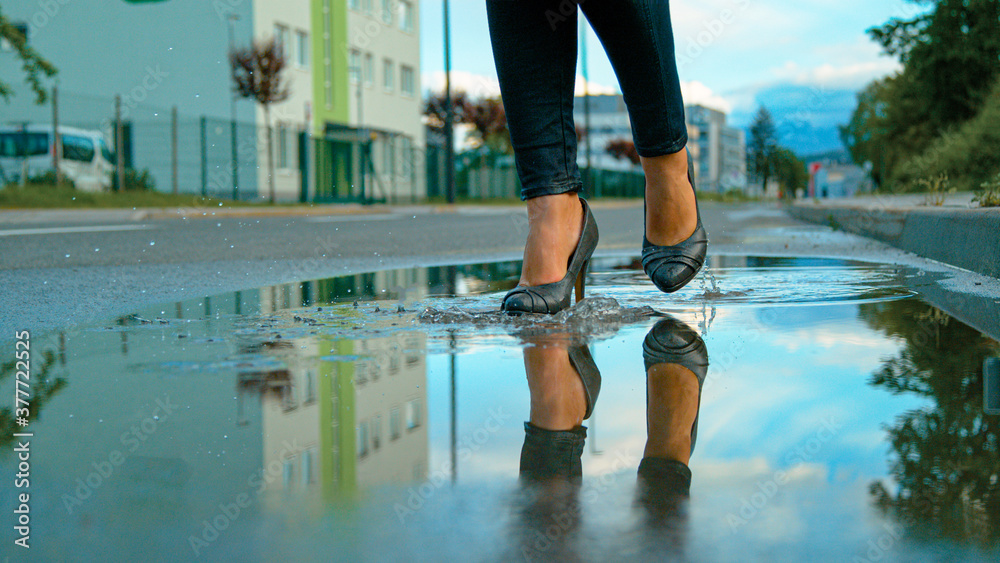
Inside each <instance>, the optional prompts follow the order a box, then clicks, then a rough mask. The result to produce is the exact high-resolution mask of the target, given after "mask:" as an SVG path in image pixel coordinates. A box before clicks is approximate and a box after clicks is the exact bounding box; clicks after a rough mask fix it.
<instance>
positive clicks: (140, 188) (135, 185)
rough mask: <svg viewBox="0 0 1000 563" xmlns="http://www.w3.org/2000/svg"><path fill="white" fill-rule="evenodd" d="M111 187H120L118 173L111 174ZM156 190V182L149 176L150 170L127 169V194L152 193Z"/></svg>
mask: <svg viewBox="0 0 1000 563" xmlns="http://www.w3.org/2000/svg"><path fill="white" fill-rule="evenodd" d="M111 185H112V186H117V185H118V171H117V170H116V171H114V172H112V174H111ZM155 189H156V181H155V180H153V177H152V176H150V175H149V170H148V169H146V168H143V169H142V170H135V169H134V168H126V169H125V189H124V191H126V192H151V191H153V190H155Z"/></svg>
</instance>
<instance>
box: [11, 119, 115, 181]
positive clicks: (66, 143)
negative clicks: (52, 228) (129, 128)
mask: <svg viewBox="0 0 1000 563" xmlns="http://www.w3.org/2000/svg"><path fill="white" fill-rule="evenodd" d="M59 135H60V137H62V149H63V150H62V158H60V159H59V168H60V169H61V170H62V173H63V174H64V175H65V176H66V178H68V179H70V180H72V181H73V183H74V184H75V185H76V189H78V190H80V191H85V192H100V191H106V190H109V189H111V173H112V172H113V171H114V165H113V164H112V162H114V157H113V156H112V155H111V151H110V150H109V149H108V143H107V142H105V140H104V135H102V134H101V133H100V132H99V131H90V130H86V129H76V128H73V127H63V126H59ZM52 137H53V135H52V126H51V125H28V126H27V127H21V126H0V181H2V182H0V185H2V184H3V183H6V182H17V181H20V179H21V178H22V177H25V178H27V177H31V176H37V175H39V174H43V173H45V172H49V171H54V170H55V169H54V168H53V166H52V155H53V154H55V142H54V139H53V138H52Z"/></svg>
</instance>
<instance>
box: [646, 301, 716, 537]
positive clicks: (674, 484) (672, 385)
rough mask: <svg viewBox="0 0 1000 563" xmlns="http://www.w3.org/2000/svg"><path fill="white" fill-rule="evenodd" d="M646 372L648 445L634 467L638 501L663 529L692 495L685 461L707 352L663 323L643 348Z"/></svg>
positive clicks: (675, 325) (688, 333) (681, 327)
mask: <svg viewBox="0 0 1000 563" xmlns="http://www.w3.org/2000/svg"><path fill="white" fill-rule="evenodd" d="M642 356H643V363H644V364H645V367H646V378H647V382H646V417H647V418H646V424H647V432H648V436H647V442H646V451H645V454H644V456H643V459H642V462H641V463H640V464H639V471H638V487H637V493H638V495H637V501H638V502H639V503H640V504H641V505H643V506H644V507H645V508H646V509H647V512H648V514H649V516H650V517H651V518H653V519H654V520H656V521H658V522H661V523H664V521H665V520H669V519H670V518H672V517H674V516H677V513H678V511H680V510H681V509H682V506H683V501H684V500H685V499H686V498H687V497H688V495H689V493H690V489H691V470H690V469H689V468H688V461H689V459H690V456H691V453H692V452H693V451H694V444H695V438H696V436H697V430H698V411H699V410H700V409H699V407H700V404H701V388H702V385H703V383H704V381H705V376H706V374H707V373H708V351H707V349H706V347H705V342H704V341H703V340H702V339H701V337H700V336H699V335H698V333H697V332H695V331H694V330H693V329H692V328H691V327H689V326H688V325H686V324H684V323H683V322H681V321H679V320H677V319H674V318H671V317H667V318H665V319H663V320H661V321H659V322H657V323H656V325H655V326H653V328H652V329H651V330H650V331H649V334H647V335H646V339H645V340H644V341H643V343H642Z"/></svg>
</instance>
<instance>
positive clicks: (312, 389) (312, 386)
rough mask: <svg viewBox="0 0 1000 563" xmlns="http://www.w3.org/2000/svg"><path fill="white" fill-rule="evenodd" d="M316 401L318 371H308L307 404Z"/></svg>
mask: <svg viewBox="0 0 1000 563" xmlns="http://www.w3.org/2000/svg"><path fill="white" fill-rule="evenodd" d="M315 402H316V372H314V371H312V370H309V371H307V372H306V404H307V405H308V404H311V403H315Z"/></svg>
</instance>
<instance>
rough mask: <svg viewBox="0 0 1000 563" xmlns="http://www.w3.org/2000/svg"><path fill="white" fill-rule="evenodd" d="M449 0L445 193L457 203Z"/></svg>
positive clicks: (445, 13)
mask: <svg viewBox="0 0 1000 563" xmlns="http://www.w3.org/2000/svg"><path fill="white" fill-rule="evenodd" d="M450 11H451V10H450V9H449V7H448V0H444V107H445V118H444V139H445V141H444V143H445V148H444V154H445V160H446V161H447V162H445V184H446V185H445V190H446V191H445V193H446V194H447V199H448V203H455V107H454V104H453V103H452V99H451V22H450V18H449V12H450Z"/></svg>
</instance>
